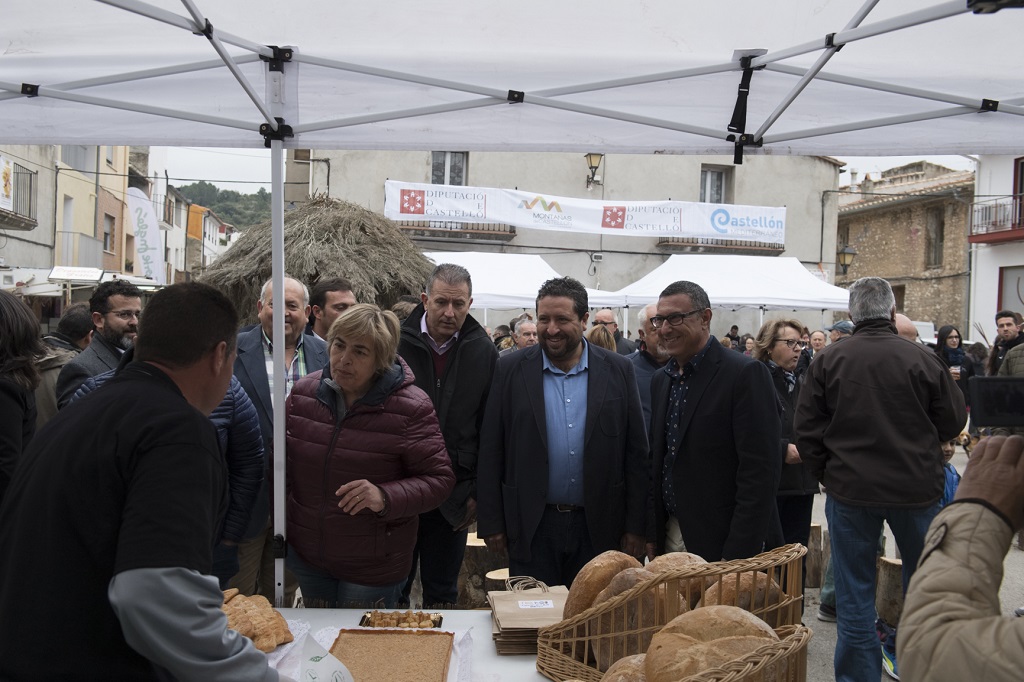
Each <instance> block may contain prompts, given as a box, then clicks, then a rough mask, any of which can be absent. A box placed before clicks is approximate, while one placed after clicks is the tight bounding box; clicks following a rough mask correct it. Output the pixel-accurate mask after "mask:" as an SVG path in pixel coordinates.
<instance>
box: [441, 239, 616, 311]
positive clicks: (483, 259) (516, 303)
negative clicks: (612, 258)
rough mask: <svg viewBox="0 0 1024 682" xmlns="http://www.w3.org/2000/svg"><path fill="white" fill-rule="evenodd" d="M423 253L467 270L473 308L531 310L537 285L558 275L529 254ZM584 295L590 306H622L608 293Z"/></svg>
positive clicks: (482, 252) (538, 257) (592, 291)
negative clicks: (471, 282) (471, 283)
mask: <svg viewBox="0 0 1024 682" xmlns="http://www.w3.org/2000/svg"><path fill="white" fill-rule="evenodd" d="M423 255H424V256H426V257H427V258H429V259H430V260H432V261H434V263H455V264H456V265H461V266H462V267H464V268H466V269H467V270H469V274H470V276H471V277H472V278H473V307H474V308H502V309H506V308H530V309H532V308H534V307H535V304H536V302H537V290H538V289H540V285H541V284H543V283H544V282H546V281H547V280H549V279H553V278H555V277H561V275H560V274H559V273H558V272H556V271H555V269H554V268H552V267H551V266H550V265H548V263H547V261H545V260H544V259H543V258H541V257H540V256H537V255H532V254H525V253H488V252H484V251H458V252H448V251H432V252H424V254H423ZM587 296H588V297H589V298H590V305H591V307H604V306H614V307H619V306H621V305H622V298H621V297H619V296H616V295H615V294H613V293H611V292H607V291H599V290H597V289H587Z"/></svg>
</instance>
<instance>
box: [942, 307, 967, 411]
mask: <svg viewBox="0 0 1024 682" xmlns="http://www.w3.org/2000/svg"><path fill="white" fill-rule="evenodd" d="M963 343H964V341H963V336H961V334H960V330H959V329H957V328H956V327H954V326H953V325H951V324H947V325H945V326H943V327H940V328H939V334H938V338H937V339H936V340H935V354H936V355H938V356H939V359H940V360H942V362H943V364H945V365H946V367H948V368H949V373H950V374H951V375H953V380H954V381H956V385H957V386H959V387H960V391H961V392H962V393H963V394H964V403H966V404H967V409H970V407H971V396H970V395H969V394H968V392H967V382H968V380H969V379H970V378H971V377H972V376H974V374H975V367H974V360H972V359H971V356H970V355H968V354H967V351H966V350H964V347H963Z"/></svg>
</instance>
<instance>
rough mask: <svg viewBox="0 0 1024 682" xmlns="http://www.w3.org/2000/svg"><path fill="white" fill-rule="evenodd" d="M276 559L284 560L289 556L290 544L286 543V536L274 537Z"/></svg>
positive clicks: (278, 535)
mask: <svg viewBox="0 0 1024 682" xmlns="http://www.w3.org/2000/svg"><path fill="white" fill-rule="evenodd" d="M273 544H274V558H275V559H284V558H285V556H287V554H288V543H286V542H285V541H284V536H283V535H281V534H280V533H277V534H276V535H274V543H273Z"/></svg>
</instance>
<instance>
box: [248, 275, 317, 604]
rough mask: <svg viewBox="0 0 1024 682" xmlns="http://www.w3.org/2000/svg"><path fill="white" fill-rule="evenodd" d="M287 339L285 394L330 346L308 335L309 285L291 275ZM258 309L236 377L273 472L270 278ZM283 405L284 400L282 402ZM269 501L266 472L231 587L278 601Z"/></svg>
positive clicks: (290, 581)
mask: <svg viewBox="0 0 1024 682" xmlns="http://www.w3.org/2000/svg"><path fill="white" fill-rule="evenodd" d="M284 290H285V295H284V297H283V298H284V301H283V304H284V339H285V373H284V375H283V376H281V377H273V379H274V380H275V381H276V380H280V381H284V382H285V395H287V394H288V393H290V392H291V388H292V385H293V384H294V383H295V382H296V381H298V380H299V379H301V378H302V377H304V376H306V375H307V374H309V373H310V372H315V371H317V370H319V369H323V367H324V366H325V365H326V364H327V360H328V355H327V347H326V346H325V345H324V343H323V341H320V340H319V339H317V338H316V337H314V336H311V335H308V334H303V330H304V329H305V326H306V320H307V319H308V317H309V291H308V290H307V289H306V287H305V285H304V284H302V282H299V281H298V280H295V279H292V278H291V277H285V280H284ZM256 313H257V316H258V317H259V320H260V323H259V325H257V326H256V327H253V328H252V329H249V330H247V331H243V332H241V333H240V334H239V335H238V356H237V357H236V358H235V376H236V377H237V378H238V381H239V382H240V383H241V384H242V388H244V389H245V392H246V394H248V396H249V399H250V400H252V402H253V404H254V405H255V406H256V412H257V413H258V414H259V418H260V434H261V435H262V437H263V457H264V468H265V471H266V472H267V473H268V474H269V471H270V469H269V467H268V466H267V463H269V462H271V461H273V453H274V403H273V400H272V398H271V375H270V374H268V368H269V367H272V366H273V346H272V344H271V340H270V339H271V337H272V336H273V319H274V291H273V288H272V286H271V282H270V281H269V280H268V281H267V283H266V284H264V285H263V289H262V291H261V292H260V299H259V301H257V302H256ZM280 408H281V409H284V405H281V406H280ZM272 521H273V520H272V514H271V504H270V480H269V476H264V481H263V485H262V486H261V488H260V492H259V495H258V496H257V498H256V504H255V506H254V507H253V511H252V516H251V517H250V520H249V527H248V528H246V531H245V534H244V536H243V540H242V542H241V543H240V544H239V547H238V563H239V571H238V574H237V575H236V576H235V577H234V578H232V579H231V581H230V585H231V587H237V588H238V589H239V590H240V591H241V592H242V593H243V594H245V595H252V594H254V593H259V594H262V595H263V596H264V597H266V598H267V599H270V600H271V601H273V600H274V553H273V536H274V528H273V522H272ZM295 586H296V583H295V579H294V578H293V577H292V576H291V575H290V574H288V576H287V577H286V580H285V606H291V605H292V600H293V598H294V596H295Z"/></svg>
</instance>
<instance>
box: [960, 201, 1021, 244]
mask: <svg viewBox="0 0 1024 682" xmlns="http://www.w3.org/2000/svg"><path fill="white" fill-rule="evenodd" d="M1022 196H1024V195H1020V194H1011V195H1008V196H1005V197H996V198H994V199H986V200H985V201H976V202H975V203H974V204H973V205H972V206H971V233H970V236H969V237H968V241H970V242H971V243H972V244H979V243H988V244H992V243H998V242H1009V241H1017V240H1022V239H1024V219H1022V218H1024V216H1022V214H1021V209H1022V206H1021V197H1022Z"/></svg>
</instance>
